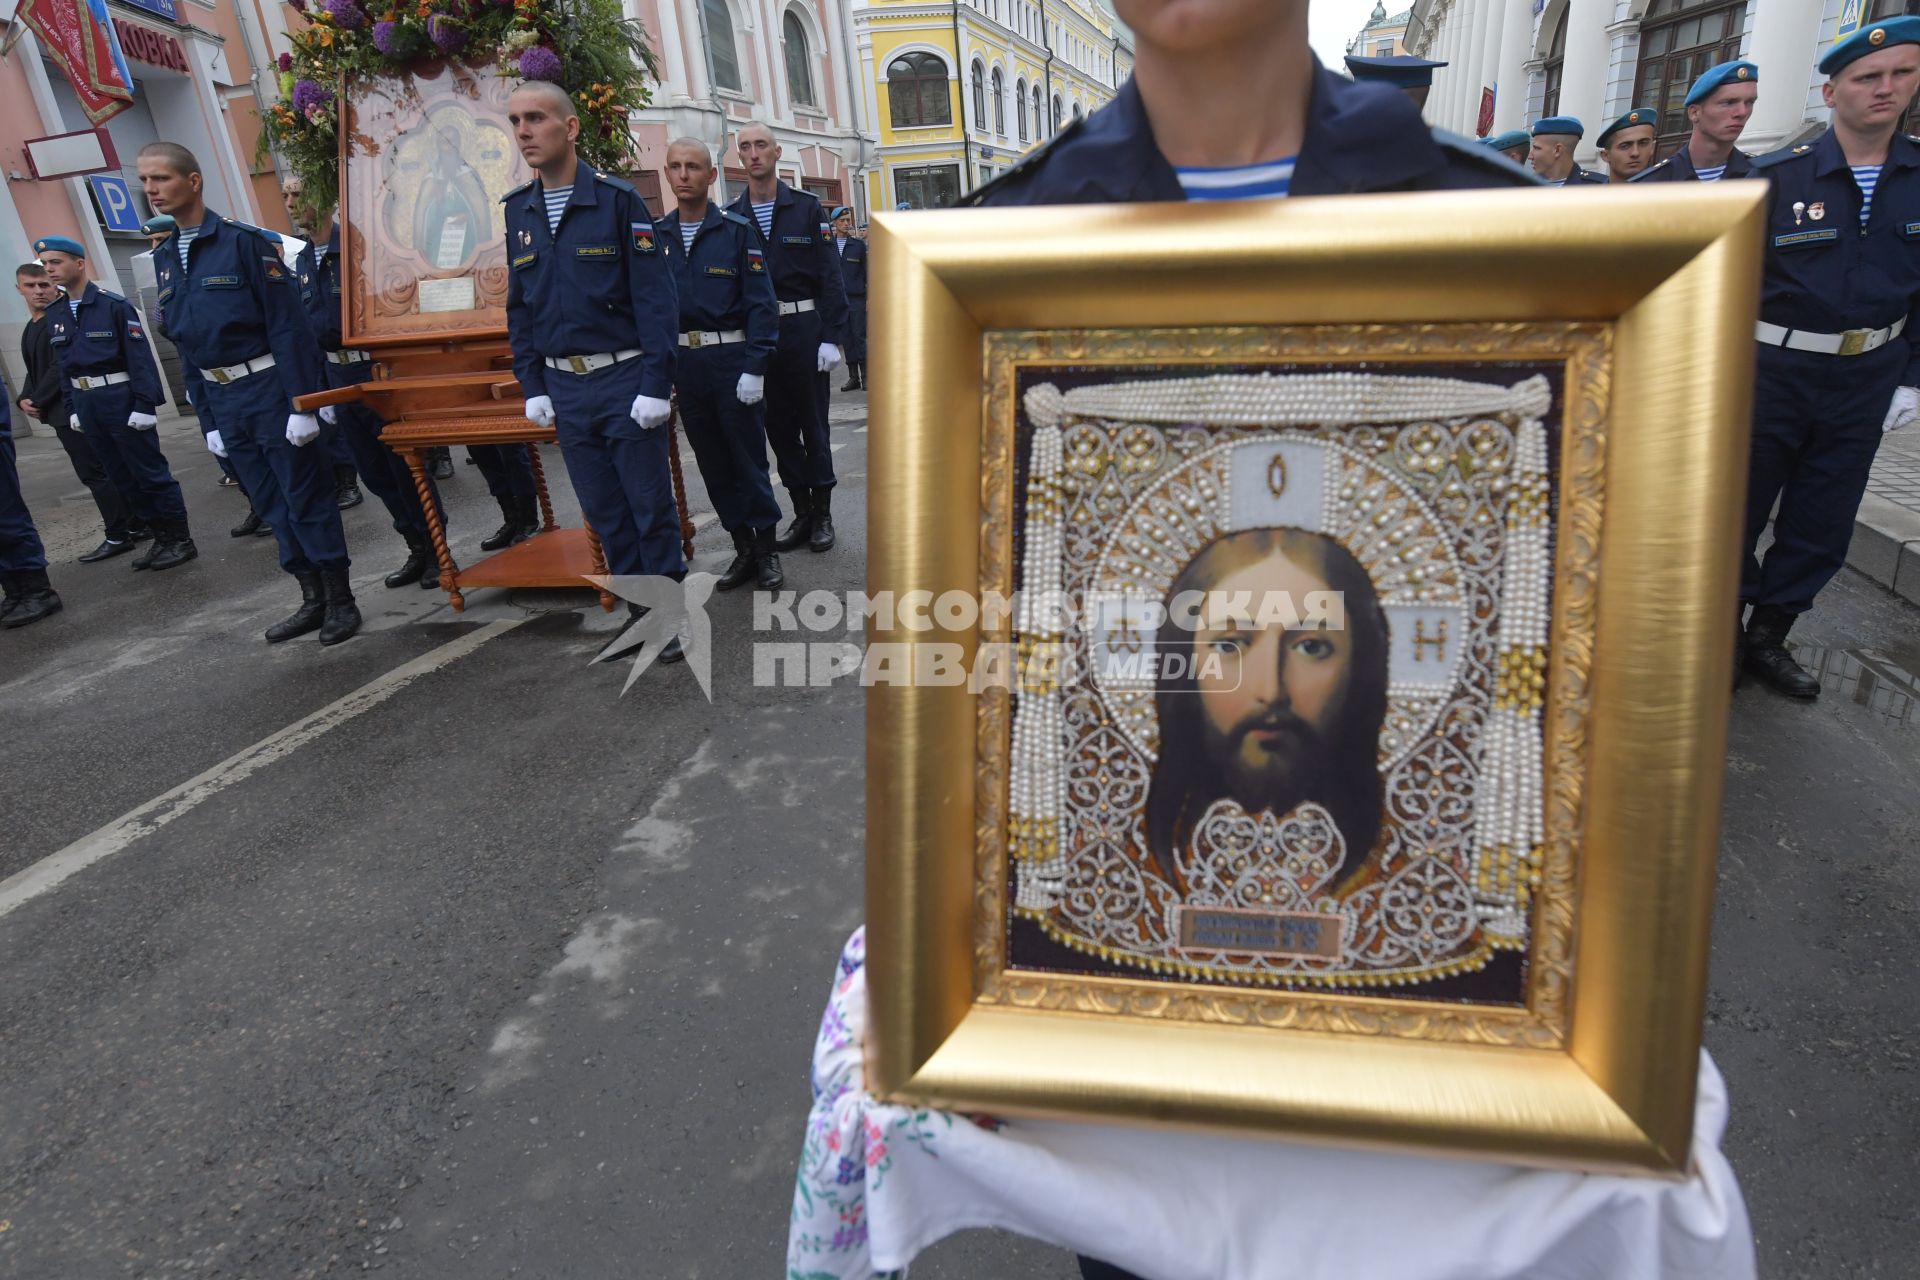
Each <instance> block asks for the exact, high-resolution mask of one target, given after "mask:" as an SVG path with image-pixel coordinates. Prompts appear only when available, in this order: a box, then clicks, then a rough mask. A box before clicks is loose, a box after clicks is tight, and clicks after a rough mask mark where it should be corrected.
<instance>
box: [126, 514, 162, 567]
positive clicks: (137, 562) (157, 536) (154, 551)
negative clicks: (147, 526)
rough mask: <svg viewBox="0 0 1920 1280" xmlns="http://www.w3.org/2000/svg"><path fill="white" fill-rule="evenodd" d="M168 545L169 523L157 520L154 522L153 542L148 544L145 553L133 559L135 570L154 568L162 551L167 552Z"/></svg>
mask: <svg viewBox="0 0 1920 1280" xmlns="http://www.w3.org/2000/svg"><path fill="white" fill-rule="evenodd" d="M166 545H167V522H166V521H165V520H155V521H154V522H153V541H152V542H149V543H148V544H147V549H146V550H145V551H142V552H141V553H140V554H139V555H137V556H135V557H134V558H133V567H134V568H135V569H151V568H153V562H154V561H155V560H156V559H158V558H159V556H160V553H161V551H163V550H165V548H166Z"/></svg>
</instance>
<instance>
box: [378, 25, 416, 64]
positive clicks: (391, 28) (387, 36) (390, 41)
mask: <svg viewBox="0 0 1920 1280" xmlns="http://www.w3.org/2000/svg"><path fill="white" fill-rule="evenodd" d="M373 47H374V48H376V49H378V50H379V51H380V52H382V53H384V54H386V55H387V56H388V57H389V58H404V57H406V56H407V54H409V53H412V52H413V41H412V39H411V38H409V37H408V36H407V35H406V34H405V33H404V32H403V31H401V29H400V24H399V23H397V22H376V23H374V24H373Z"/></svg>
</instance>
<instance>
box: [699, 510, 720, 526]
mask: <svg viewBox="0 0 1920 1280" xmlns="http://www.w3.org/2000/svg"><path fill="white" fill-rule="evenodd" d="M719 518H720V513H719V512H718V511H702V512H701V513H700V514H698V515H696V516H695V517H694V518H693V527H694V528H696V529H704V528H706V527H707V526H708V525H710V524H712V523H713V522H714V521H715V520H718V519H719Z"/></svg>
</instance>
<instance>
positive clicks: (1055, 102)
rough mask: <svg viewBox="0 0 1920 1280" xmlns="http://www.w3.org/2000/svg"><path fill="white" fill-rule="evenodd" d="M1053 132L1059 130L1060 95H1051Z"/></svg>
mask: <svg viewBox="0 0 1920 1280" xmlns="http://www.w3.org/2000/svg"><path fill="white" fill-rule="evenodd" d="M1053 132H1055V133H1058V132H1060V95H1059V94H1057V93H1056V94H1054V95H1053Z"/></svg>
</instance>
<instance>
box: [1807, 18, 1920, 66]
mask: <svg viewBox="0 0 1920 1280" xmlns="http://www.w3.org/2000/svg"><path fill="white" fill-rule="evenodd" d="M1897 44H1920V18H1915V17H1912V16H1908V17H1904V18H1889V19H1888V20H1887V21H1885V22H1876V23H1874V24H1872V25H1871V26H1864V27H1861V28H1860V29H1859V30H1858V31H1856V32H1854V33H1853V34H1852V35H1850V36H1848V37H1847V38H1846V39H1845V40H1842V41H1840V42H1839V43H1838V44H1836V45H1834V46H1833V48H1831V49H1829V50H1827V56H1826V57H1824V58H1822V59H1820V73H1821V74H1822V75H1828V76H1830V75H1832V74H1833V73H1834V72H1836V71H1838V70H1840V68H1842V67H1844V66H1846V65H1847V64H1848V63H1850V62H1854V61H1856V60H1858V59H1860V58H1864V57H1866V56H1867V55H1868V54H1870V53H1878V52H1880V51H1881V50H1882V49H1891V48H1893V46H1895V45H1897Z"/></svg>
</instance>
